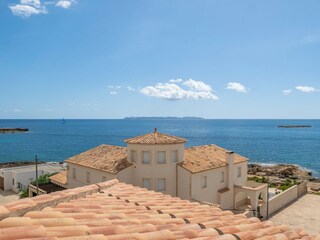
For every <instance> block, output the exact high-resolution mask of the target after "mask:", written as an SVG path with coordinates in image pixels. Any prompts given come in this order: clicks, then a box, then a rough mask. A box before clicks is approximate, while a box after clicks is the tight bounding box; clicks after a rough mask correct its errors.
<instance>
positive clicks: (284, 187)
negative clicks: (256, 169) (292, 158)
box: [248, 176, 297, 191]
mask: <svg viewBox="0 0 320 240" xmlns="http://www.w3.org/2000/svg"><path fill="white" fill-rule="evenodd" d="M248 181H254V182H258V183H268V179H266V178H265V177H258V176H254V177H248ZM294 185H297V180H295V179H294V180H292V179H290V178H287V179H286V180H285V182H284V183H281V184H277V183H274V182H271V183H269V187H271V188H277V189H280V190H281V191H285V190H287V189H288V188H291V187H292V186H294Z"/></svg>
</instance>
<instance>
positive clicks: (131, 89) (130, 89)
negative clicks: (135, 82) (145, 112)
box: [127, 86, 135, 91]
mask: <svg viewBox="0 0 320 240" xmlns="http://www.w3.org/2000/svg"><path fill="white" fill-rule="evenodd" d="M127 89H128V91H135V89H134V88H133V87H131V86H127Z"/></svg>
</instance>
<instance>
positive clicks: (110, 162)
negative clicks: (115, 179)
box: [66, 144, 132, 173]
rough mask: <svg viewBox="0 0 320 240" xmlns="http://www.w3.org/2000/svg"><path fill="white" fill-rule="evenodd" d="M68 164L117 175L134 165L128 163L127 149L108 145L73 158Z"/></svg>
mask: <svg viewBox="0 0 320 240" xmlns="http://www.w3.org/2000/svg"><path fill="white" fill-rule="evenodd" d="M66 162H67V163H73V164H78V165H81V166H84V167H89V168H94V169H98V170H101V171H106V172H110V173H117V172H119V171H121V170H122V169H125V168H127V167H129V166H131V165H132V163H129V162H128V161H127V148H125V147H118V146H112V145H106V144H102V145H100V146H98V147H95V148H92V149H90V150H88V151H86V152H83V153H80V154H78V155H76V156H73V157H71V158H69V159H68V160H66Z"/></svg>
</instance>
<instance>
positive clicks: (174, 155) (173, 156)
mask: <svg viewBox="0 0 320 240" xmlns="http://www.w3.org/2000/svg"><path fill="white" fill-rule="evenodd" d="M171 161H172V162H173V163H176V162H178V150H173V151H172V152H171Z"/></svg>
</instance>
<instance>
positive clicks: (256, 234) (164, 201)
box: [0, 180, 320, 240]
mask: <svg viewBox="0 0 320 240" xmlns="http://www.w3.org/2000/svg"><path fill="white" fill-rule="evenodd" d="M0 218H1V219H3V220H2V221H0V239H6V240H9V239H11V240H13V239H20V240H22V239H35V240H58V239H64V240H100V239H107V240H109V239H110V240H120V239H123V240H125V239H136V240H137V239H140V240H166V239H184V240H187V239H197V240H208V239H219V240H229V239H230V240H239V239H243V240H253V239H258V240H276V239H279V240H293V239H303V240H319V239H320V237H319V236H316V235H312V236H310V235H308V234H307V233H306V232H305V231H304V230H302V229H289V228H288V227H287V226H285V225H279V226H275V224H274V223H272V222H270V221H266V222H260V220H259V219H257V218H246V217H245V216H244V215H242V214H241V215H234V214H233V213H232V212H230V211H222V210H220V209H219V208H216V207H210V206H208V205H200V204H199V203H191V202H189V201H187V200H181V199H180V198H176V197H170V196H169V195H163V194H162V193H159V192H154V191H148V190H146V189H142V188H139V187H134V186H132V185H127V184H124V183H118V181H117V180H112V181H108V182H105V183H100V184H96V185H90V186H84V187H80V188H75V189H69V190H65V191H60V192H54V193H51V194H48V195H41V196H38V197H34V198H31V199H23V200H19V201H17V202H13V203H8V204H6V205H4V206H0Z"/></svg>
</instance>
